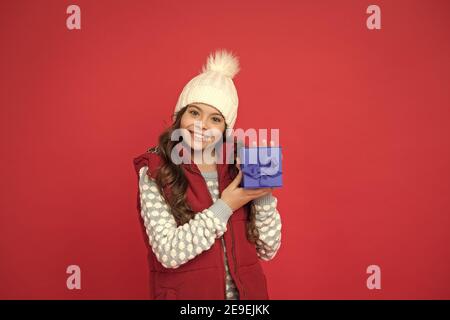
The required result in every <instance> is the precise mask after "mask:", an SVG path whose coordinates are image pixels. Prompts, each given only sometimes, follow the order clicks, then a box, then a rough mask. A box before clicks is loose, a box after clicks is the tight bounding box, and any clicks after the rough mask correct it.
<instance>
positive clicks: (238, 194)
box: [220, 140, 274, 211]
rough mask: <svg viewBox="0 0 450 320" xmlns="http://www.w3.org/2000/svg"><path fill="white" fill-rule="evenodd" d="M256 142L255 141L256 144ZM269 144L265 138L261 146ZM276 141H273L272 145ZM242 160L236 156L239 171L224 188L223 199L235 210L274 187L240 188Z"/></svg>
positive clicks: (269, 191) (267, 192)
mask: <svg viewBox="0 0 450 320" xmlns="http://www.w3.org/2000/svg"><path fill="white" fill-rule="evenodd" d="M255 144H256V143H254V146H255ZM266 145H267V142H266V140H263V142H262V144H261V146H263V147H265V146H266ZM273 145H274V143H273V141H271V146H273ZM240 164H241V161H240V159H239V157H236V167H237V168H238V169H239V173H238V175H237V176H236V178H234V180H233V181H231V183H230V184H229V185H228V187H226V188H225V190H223V192H222V195H221V197H220V198H221V199H222V201H224V202H225V203H226V204H227V205H228V206H229V207H230V208H231V209H232V210H233V211H235V210H237V209H239V208H240V207H242V206H243V205H245V204H247V203H248V202H249V201H252V200H254V199H256V198H259V197H262V196H265V195H267V194H269V193H271V192H272V188H257V189H244V188H240V187H239V184H240V183H241V180H242V171H241V167H240Z"/></svg>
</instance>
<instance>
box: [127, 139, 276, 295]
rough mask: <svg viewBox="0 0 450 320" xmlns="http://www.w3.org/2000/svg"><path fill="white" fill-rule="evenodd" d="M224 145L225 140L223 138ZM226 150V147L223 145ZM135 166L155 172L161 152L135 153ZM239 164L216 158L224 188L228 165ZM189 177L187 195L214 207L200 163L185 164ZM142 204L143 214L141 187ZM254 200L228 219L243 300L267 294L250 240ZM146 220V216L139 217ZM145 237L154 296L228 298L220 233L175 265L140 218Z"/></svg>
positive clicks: (231, 259) (229, 249)
mask: <svg viewBox="0 0 450 320" xmlns="http://www.w3.org/2000/svg"><path fill="white" fill-rule="evenodd" d="M224 146H225V143H224ZM222 150H224V149H222ZM133 162H134V168H135V171H136V174H137V176H138V183H139V170H140V169H141V168H142V167H143V166H147V167H149V170H148V171H147V175H148V176H149V177H152V178H155V177H156V173H157V171H158V167H159V165H160V163H161V158H160V157H159V155H158V154H157V153H155V152H154V151H151V149H149V151H147V152H146V153H144V154H142V155H140V156H138V157H136V158H134V160H133ZM231 165H234V164H219V163H218V164H217V173H218V182H219V192H220V194H221V193H222V191H223V190H224V189H225V188H226V187H227V186H228V185H229V183H230V182H231V181H232V180H233V178H234V177H232V176H231V173H230V172H231V171H229V170H228V168H229V166H231ZM181 167H182V168H183V171H184V174H185V176H186V178H187V180H188V182H189V184H188V189H187V191H186V198H187V201H188V203H189V205H190V206H191V208H192V209H193V210H194V211H195V212H201V211H202V210H204V209H206V208H208V207H210V206H211V205H212V204H213V200H212V198H211V196H210V193H209V191H208V187H207V185H206V183H205V180H204V178H203V176H202V175H201V173H200V170H199V169H198V167H197V165H195V164H194V163H192V164H181ZM137 209H138V213H139V217H141V215H140V212H141V206H140V194H139V188H138V197H137ZM248 210H249V206H248V205H246V206H244V207H241V208H239V209H238V210H236V211H234V213H233V214H232V215H231V217H230V219H229V220H228V224H227V231H226V232H225V233H224V235H223V236H224V240H225V246H226V254H227V259H228V263H229V269H230V273H231V276H232V278H233V280H234V282H235V284H236V287H237V289H238V291H239V298H240V299H241V300H259V299H261V300H266V299H269V297H268V293H267V283H266V277H265V275H264V272H263V270H262V267H261V264H260V260H259V258H258V256H257V254H256V248H255V245H254V244H253V243H251V242H250V241H248V240H247V236H246V233H247V231H246V220H247V219H246V218H247V214H248ZM140 220H141V222H142V219H141V218H140ZM141 227H142V232H143V237H144V239H145V243H146V244H147V248H148V260H149V266H150V298H151V299H179V300H189V299H193V300H205V299H210V300H224V299H225V265H224V251H223V247H222V243H221V240H220V239H216V241H215V242H214V244H213V245H212V247H211V248H210V249H208V250H206V251H203V252H202V253H201V254H199V255H197V256H196V257H195V258H194V259H192V260H190V261H188V262H186V263H185V264H183V265H181V266H180V267H178V268H176V269H170V268H165V267H164V266H163V265H162V264H161V263H160V262H159V261H158V260H157V258H156V255H155V254H154V253H153V251H152V249H151V247H150V245H149V243H148V236H147V234H146V232H145V227H144V224H143V222H142V223H141Z"/></svg>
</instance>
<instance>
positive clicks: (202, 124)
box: [194, 118, 208, 131]
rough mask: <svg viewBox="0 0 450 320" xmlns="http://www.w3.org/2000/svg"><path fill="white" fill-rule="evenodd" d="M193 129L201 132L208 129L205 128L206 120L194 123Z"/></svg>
mask: <svg viewBox="0 0 450 320" xmlns="http://www.w3.org/2000/svg"><path fill="white" fill-rule="evenodd" d="M194 127H195V128H196V129H197V130H201V131H205V130H207V129H208V127H207V125H206V119H204V118H202V119H201V120H199V121H195V123H194Z"/></svg>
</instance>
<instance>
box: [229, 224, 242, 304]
mask: <svg viewBox="0 0 450 320" xmlns="http://www.w3.org/2000/svg"><path fill="white" fill-rule="evenodd" d="M230 219H231V218H230ZM230 231H231V244H232V245H231V255H232V256H233V262H234V274H235V275H236V277H237V278H238V280H239V282H240V283H241V284H242V281H241V278H239V275H238V273H237V272H236V271H237V264H236V256H235V255H234V233H233V224H232V223H231V221H230ZM238 291H239V290H238ZM242 297H245V290H244V287H242ZM239 300H242V299H241V297H239Z"/></svg>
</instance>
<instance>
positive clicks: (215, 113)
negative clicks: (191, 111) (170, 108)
mask: <svg viewBox="0 0 450 320" xmlns="http://www.w3.org/2000/svg"><path fill="white" fill-rule="evenodd" d="M189 107H192V108H195V109H197V110H199V111H201V112H203V110H202V109H200V108H199V107H197V106H196V105H194V104H190V105H189ZM211 115H212V116H214V115H218V116H220V117H221V118H223V116H222V115H221V114H220V113H218V112H214V113H211Z"/></svg>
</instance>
